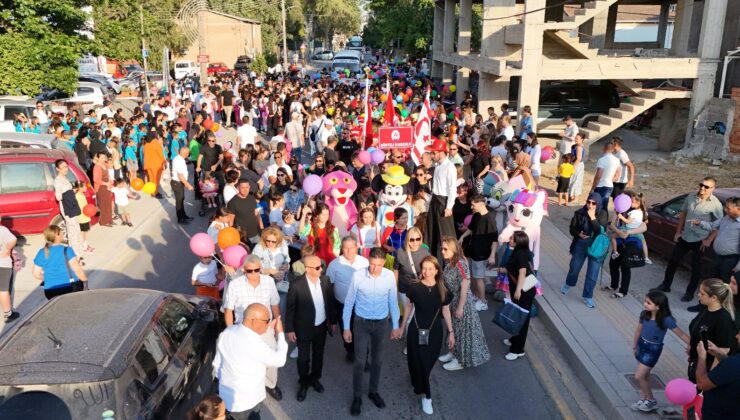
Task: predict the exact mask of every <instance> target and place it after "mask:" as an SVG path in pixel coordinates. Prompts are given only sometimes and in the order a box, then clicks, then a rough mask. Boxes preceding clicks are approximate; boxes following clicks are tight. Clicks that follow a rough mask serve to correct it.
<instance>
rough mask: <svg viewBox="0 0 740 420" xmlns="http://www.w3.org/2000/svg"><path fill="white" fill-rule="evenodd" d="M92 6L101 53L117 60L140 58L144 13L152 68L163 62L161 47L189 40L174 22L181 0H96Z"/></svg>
mask: <svg viewBox="0 0 740 420" xmlns="http://www.w3.org/2000/svg"><path fill="white" fill-rule="evenodd" d="M95 3H96V5H95V7H94V9H93V19H94V21H95V30H94V34H95V41H96V43H97V44H98V46H99V50H100V53H101V54H103V55H105V56H106V57H110V58H117V59H120V60H129V59H138V60H140V59H141V21H140V19H139V7H140V6H142V10H143V14H144V39H145V40H146V44H147V50H149V57H148V58H147V60H148V62H149V65H150V67H151V68H152V69H159V68H160V67H161V65H162V51H164V48H165V47H166V48H169V50H170V51H173V52H178V51H180V50H181V49H183V48H186V47H187V46H188V44H189V43H188V40H187V39H186V37H185V36H184V34H183V32H182V29H181V28H180V26H179V25H178V24H177V22H175V16H176V15H177V12H178V10H179V8H180V5H181V4H182V0H146V1H142V0H96V2H95Z"/></svg>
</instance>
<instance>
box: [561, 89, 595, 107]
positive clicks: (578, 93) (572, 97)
mask: <svg viewBox="0 0 740 420" xmlns="http://www.w3.org/2000/svg"><path fill="white" fill-rule="evenodd" d="M564 98H565V105H578V106H588V102H589V101H588V91H587V90H586V89H571V90H568V91H567V92H566V94H565V95H564Z"/></svg>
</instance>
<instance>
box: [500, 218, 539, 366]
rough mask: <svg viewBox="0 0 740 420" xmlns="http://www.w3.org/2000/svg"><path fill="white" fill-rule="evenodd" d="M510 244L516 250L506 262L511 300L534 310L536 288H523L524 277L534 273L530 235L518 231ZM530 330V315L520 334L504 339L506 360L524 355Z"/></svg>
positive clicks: (512, 236)
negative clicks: (507, 348)
mask: <svg viewBox="0 0 740 420" xmlns="http://www.w3.org/2000/svg"><path fill="white" fill-rule="evenodd" d="M509 246H510V247H512V248H513V249H514V250H513V251H512V252H511V256H510V257H509V260H508V261H507V262H506V272H507V273H508V275H509V293H510V295H511V296H510V297H511V301H512V302H514V303H516V304H517V305H519V306H520V307H522V308H523V309H526V310H528V311H530V310H532V304H533V303H534V296H535V293H536V291H535V288H534V287H533V288H531V289H529V290H527V291H524V290H522V286H523V285H524V279H525V278H527V276H528V275H530V274H532V263H531V261H532V253H531V251H530V250H529V236H527V234H526V233H524V232H523V231H521V230H520V231H516V232H514V234H513V235H511V239H509ZM528 330H529V317H528V318H527V320H526V321H525V322H524V325H523V326H522V329H521V330H519V334H518V335H515V336H513V337H511V339H507V340H504V344H506V345H507V346H509V353H508V354H507V355H506V356H505V357H506V360H516V359H518V358H520V357H523V356H524V344H525V343H526V342H527V331H528Z"/></svg>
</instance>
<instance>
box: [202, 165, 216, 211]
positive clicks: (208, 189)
mask: <svg viewBox="0 0 740 420" xmlns="http://www.w3.org/2000/svg"><path fill="white" fill-rule="evenodd" d="M199 188H200V192H201V193H202V194H203V199H204V200H206V205H207V206H208V208H216V207H218V206H217V205H216V196H217V195H218V184H217V183H216V180H215V179H213V175H211V174H210V173H209V174H206V175H205V176H204V177H203V180H202V181H200V183H199Z"/></svg>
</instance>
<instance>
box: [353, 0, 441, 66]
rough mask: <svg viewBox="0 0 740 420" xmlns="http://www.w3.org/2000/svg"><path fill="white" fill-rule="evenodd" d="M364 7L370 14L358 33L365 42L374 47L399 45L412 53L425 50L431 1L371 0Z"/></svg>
mask: <svg viewBox="0 0 740 420" xmlns="http://www.w3.org/2000/svg"><path fill="white" fill-rule="evenodd" d="M367 7H368V9H369V10H370V12H371V17H370V19H369V20H368V23H367V25H366V26H365V29H364V31H363V33H362V39H363V42H364V43H365V44H367V45H369V46H371V47H374V48H388V47H390V46H394V47H400V48H402V49H403V50H405V51H406V52H408V53H410V54H412V55H413V54H416V55H425V54H426V53H427V52H428V51H429V49H430V47H431V45H432V31H433V30H434V0H415V1H411V0H371V1H370V2H369V3H368V5H367Z"/></svg>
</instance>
